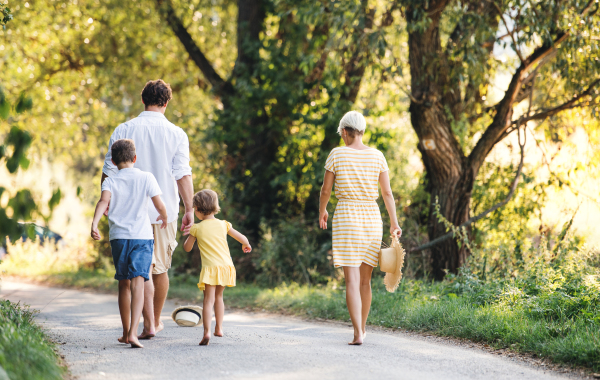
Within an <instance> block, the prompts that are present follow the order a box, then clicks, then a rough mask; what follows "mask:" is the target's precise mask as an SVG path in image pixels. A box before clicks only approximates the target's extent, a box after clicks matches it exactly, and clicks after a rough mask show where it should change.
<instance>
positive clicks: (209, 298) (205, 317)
mask: <svg viewBox="0 0 600 380" xmlns="http://www.w3.org/2000/svg"><path fill="white" fill-rule="evenodd" d="M215 288H216V286H214V285H208V284H204V302H203V304H202V322H203V323H204V336H203V337H202V340H201V341H200V345H201V346H208V342H209V341H210V324H211V323H212V313H213V307H214V305H215Z"/></svg>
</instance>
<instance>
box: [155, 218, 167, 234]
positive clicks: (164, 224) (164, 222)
mask: <svg viewBox="0 0 600 380" xmlns="http://www.w3.org/2000/svg"><path fill="white" fill-rule="evenodd" d="M159 220H160V221H162V224H161V225H160V229H161V230H163V229H165V228H167V214H165V215H158V218H156V221H157V222H158V221H159Z"/></svg>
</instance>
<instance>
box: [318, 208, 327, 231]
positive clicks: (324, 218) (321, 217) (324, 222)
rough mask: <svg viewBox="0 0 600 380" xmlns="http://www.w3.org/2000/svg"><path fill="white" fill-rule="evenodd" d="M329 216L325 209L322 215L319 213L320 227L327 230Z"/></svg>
mask: <svg viewBox="0 0 600 380" xmlns="http://www.w3.org/2000/svg"><path fill="white" fill-rule="evenodd" d="M328 217H329V214H328V213H327V210H325V211H324V212H322V213H321V215H319V227H321V229H323V230H326V229H327V218H328Z"/></svg>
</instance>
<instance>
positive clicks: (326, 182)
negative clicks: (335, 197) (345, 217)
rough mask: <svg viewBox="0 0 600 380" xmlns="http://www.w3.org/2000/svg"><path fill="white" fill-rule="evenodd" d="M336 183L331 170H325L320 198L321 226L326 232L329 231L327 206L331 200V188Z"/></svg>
mask: <svg viewBox="0 0 600 380" xmlns="http://www.w3.org/2000/svg"><path fill="white" fill-rule="evenodd" d="M334 181H335V174H333V173H332V172H330V171H329V170H325V177H324V178H323V186H321V197H320V198H319V226H320V227H321V228H322V229H324V230H326V229H327V218H328V217H329V214H328V213H327V204H328V203H329V198H331V188H332V187H333V182H334Z"/></svg>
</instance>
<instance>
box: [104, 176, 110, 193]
mask: <svg viewBox="0 0 600 380" xmlns="http://www.w3.org/2000/svg"><path fill="white" fill-rule="evenodd" d="M111 185H112V181H111V180H110V178H107V179H105V180H104V182H102V191H105V190H106V191H110V193H111V194H112V190H111Z"/></svg>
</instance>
